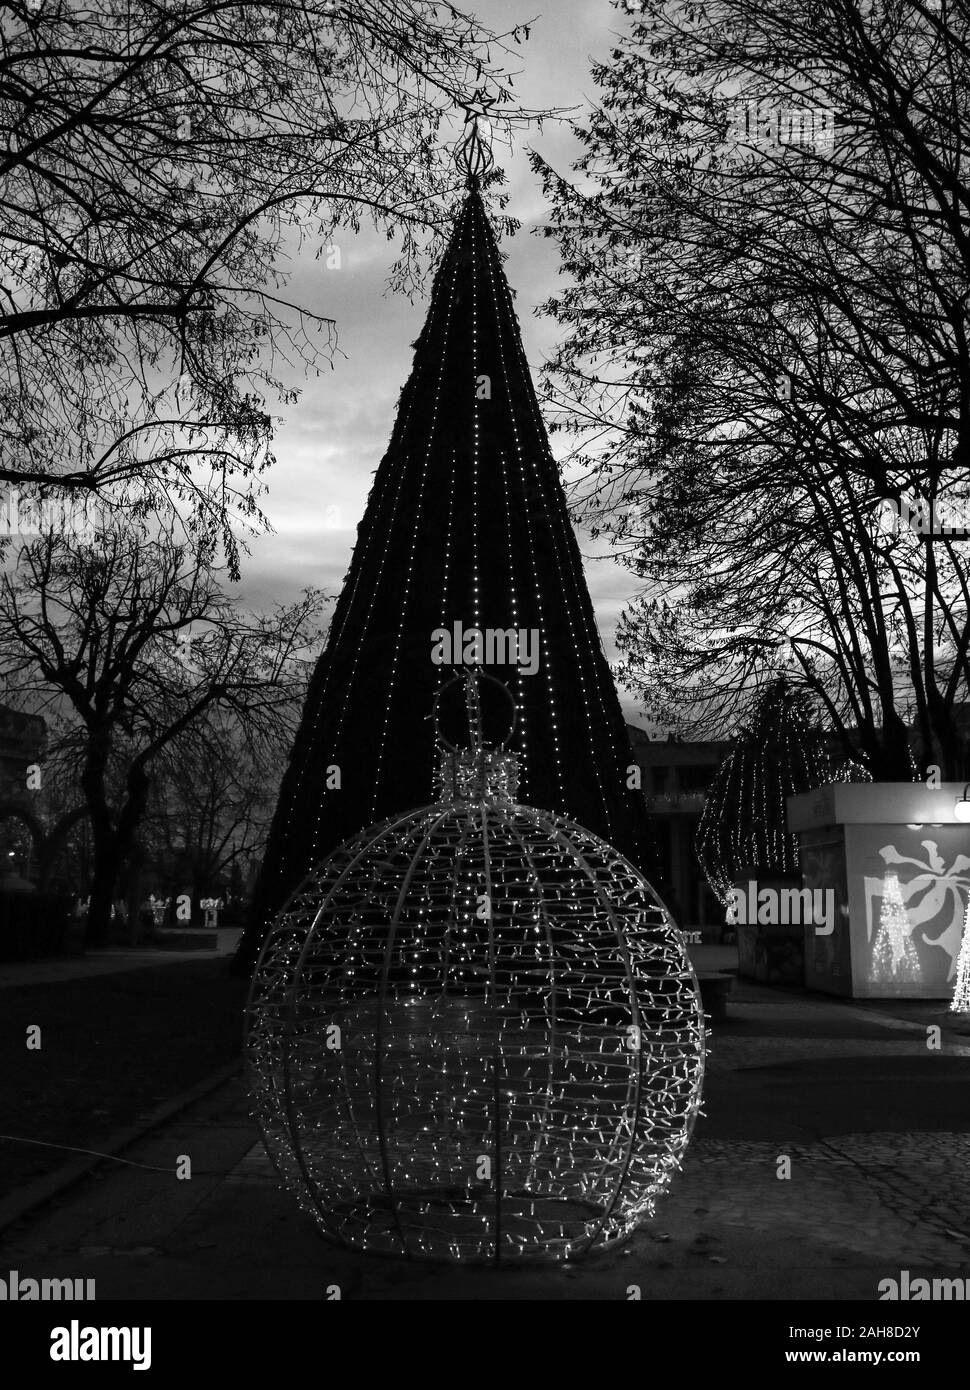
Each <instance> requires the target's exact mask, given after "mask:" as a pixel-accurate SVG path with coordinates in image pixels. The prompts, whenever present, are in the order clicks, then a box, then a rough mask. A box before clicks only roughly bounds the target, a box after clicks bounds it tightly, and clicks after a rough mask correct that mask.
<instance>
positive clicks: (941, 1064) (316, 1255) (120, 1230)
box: [0, 948, 970, 1300]
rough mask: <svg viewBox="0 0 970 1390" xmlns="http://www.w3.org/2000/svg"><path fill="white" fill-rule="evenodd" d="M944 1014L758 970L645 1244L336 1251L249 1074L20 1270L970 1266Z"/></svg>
mask: <svg viewBox="0 0 970 1390" xmlns="http://www.w3.org/2000/svg"><path fill="white" fill-rule="evenodd" d="M711 949H714V950H716V949H717V948H705V951H707V950H711ZM694 954H695V956H696V954H697V952H696V950H695V952H694ZM728 958H729V957H728ZM718 963H719V962H718V961H717V960H715V959H714V958H712V957H710V956H705V959H704V960H703V961H700V962H699V965H700V966H702V968H705V969H709V968H712V967H714V968H716V965H717V964H718ZM927 1018H932V1019H937V1020H939V1021H941V1022H942V1023H943V1024H944V1025H946V1024H948V1023H950V1022H952V1019H948V1018H947V1016H946V1014H945V1013H944V1011H943V1009H942V1006H939V1007H937V1006H929V1007H927V1006H924V1005H909V1004H906V1003H902V1004H897V1003H895V1002H893V1003H892V1004H887V1003H883V1004H880V1005H878V1006H875V1005H873V1006H869V1005H866V1006H857V1005H850V1004H845V1003H842V1002H840V1001H836V1000H829V999H826V998H823V997H821V996H808V995H805V994H802V993H799V992H797V991H779V990H774V989H767V988H762V987H759V986H755V985H748V984H745V985H743V986H742V987H741V988H740V989H739V990H738V991H737V992H736V994H735V996H734V997H733V999H732V1002H731V1004H730V1006H729V1017H728V1019H727V1021H726V1022H725V1023H723V1024H721V1025H719V1026H717V1027H716V1028H715V1030H714V1032H713V1035H712V1037H711V1048H710V1057H709V1065H708V1077H707V1083H706V1090H705V1103H704V1115H703V1116H702V1118H701V1119H700V1120H699V1122H698V1126H697V1130H696V1133H695V1137H694V1140H693V1142H692V1144H691V1147H690V1149H689V1151H688V1155H687V1158H686V1161H685V1164H684V1168H683V1171H682V1172H681V1173H680V1174H679V1175H677V1177H676V1178H675V1180H674V1184H673V1187H672V1189H671V1191H670V1192H669V1193H668V1194H667V1196H666V1197H665V1198H664V1199H663V1200H662V1202H661V1205H660V1207H659V1208H658V1212H657V1215H656V1217H655V1218H654V1219H653V1221H652V1222H650V1223H648V1224H647V1225H646V1226H645V1227H644V1228H643V1229H642V1230H641V1231H640V1232H639V1233H638V1235H637V1236H636V1237H635V1238H634V1240H633V1241H632V1242H631V1243H630V1244H629V1245H628V1246H627V1247H625V1248H624V1249H623V1250H621V1251H618V1252H616V1253H613V1254H607V1255H605V1256H601V1257H600V1258H598V1259H594V1260H589V1261H586V1262H585V1263H583V1264H579V1265H575V1266H566V1267H554V1268H552V1269H532V1270H520V1269H517V1268H516V1269H504V1270H491V1269H482V1270H466V1269H461V1270H455V1269H452V1268H450V1267H449V1268H441V1267H438V1266H423V1265H419V1264H414V1263H410V1264H409V1263H404V1262H399V1261H395V1260H385V1259H380V1258H374V1257H366V1256H360V1255H356V1254H354V1253H352V1252H345V1251H339V1250H334V1249H333V1248H332V1247H330V1246H329V1245H327V1244H326V1243H325V1242H324V1241H323V1240H322V1239H321V1238H320V1237H319V1236H318V1235H317V1233H316V1230H315V1227H314V1226H313V1224H312V1222H311V1221H310V1219H309V1218H308V1217H307V1216H305V1215H304V1214H303V1213H302V1212H301V1211H300V1210H299V1209H298V1207H297V1206H296V1204H295V1202H294V1200H293V1199H292V1197H290V1196H289V1194H287V1193H285V1192H283V1191H281V1190H280V1189H279V1186H278V1183H277V1180H276V1178H275V1175H274V1174H273V1173H272V1171H271V1170H270V1167H269V1164H268V1162H267V1160H266V1158H265V1156H264V1155H263V1151H262V1148H261V1146H260V1145H259V1143H258V1139H257V1136H256V1133H255V1130H254V1128H253V1125H252V1122H251V1121H250V1120H249V1118H248V1115H247V1101H246V1095H245V1091H244V1088H243V1084H242V1080H241V1078H236V1079H235V1080H233V1081H231V1082H229V1083H228V1084H226V1085H225V1086H223V1087H222V1088H221V1089H219V1090H217V1091H215V1092H213V1093H212V1094H210V1095H209V1096H207V1097H205V1098H204V1099H203V1100H201V1101H199V1102H198V1103H196V1104H195V1105H193V1106H191V1107H190V1108H189V1109H187V1110H185V1111H184V1112H183V1113H182V1114H180V1115H179V1116H177V1117H176V1118H175V1119H173V1120H171V1121H170V1122H169V1123H167V1124H165V1125H163V1126H161V1127H159V1128H158V1129H156V1130H154V1131H153V1132H152V1133H151V1134H150V1135H149V1136H147V1137H146V1138H144V1139H143V1140H141V1141H140V1142H139V1143H137V1144H136V1145H134V1146H133V1147H131V1148H129V1149H127V1150H126V1151H125V1153H124V1158H125V1159H126V1160H127V1163H126V1164H121V1163H117V1162H112V1163H106V1164H103V1165H102V1166H101V1167H100V1168H99V1169H98V1170H97V1171H96V1173H95V1174H93V1175H92V1176H90V1177H88V1178H87V1179H85V1180H84V1181H83V1182H82V1183H81V1184H80V1185H78V1186H76V1187H74V1188H73V1189H71V1191H70V1192H68V1193H66V1194H65V1195H64V1196H63V1197H61V1198H60V1199H59V1200H58V1201H57V1202H56V1204H54V1205H51V1206H49V1207H47V1208H45V1209H43V1210H42V1211H35V1212H33V1213H32V1214H31V1215H29V1216H28V1217H27V1218H26V1219H25V1220H24V1221H23V1222H21V1223H20V1224H19V1225H17V1226H15V1227H12V1228H10V1229H9V1230H8V1231H7V1233H6V1236H5V1238H4V1240H3V1241H2V1243H0V1269H2V1268H3V1267H7V1268H11V1269H14V1268H15V1269H17V1270H19V1271H20V1272H21V1274H22V1275H24V1276H26V1275H34V1276H35V1277H43V1276H45V1275H46V1276H51V1277H54V1276H57V1277H68V1276H72V1277H88V1278H94V1279H95V1280H96V1285H97V1294H98V1297H99V1298H111V1297H127V1298H136V1299H174V1298H191V1299H220V1298H222V1299H225V1298H249V1299H255V1298H267V1299H292V1298H297V1299H308V1298H309V1299H315V1298H326V1297H327V1296H328V1290H329V1291H330V1296H332V1295H333V1291H334V1289H335V1288H339V1290H340V1294H341V1296H342V1297H343V1298H357V1299H373V1300H383V1299H429V1298H430V1299H439V1298H443V1299H470V1298H488V1299H502V1298H514V1299H548V1298H552V1299H627V1298H629V1297H631V1296H632V1295H633V1293H635V1292H636V1291H639V1294H640V1296H641V1297H642V1298H644V1299H678V1298H688V1299H722V1298H734V1299H769V1300H770V1299H786V1298H791V1299H797V1300H802V1299H818V1298H834V1299H839V1300H843V1299H867V1300H868V1299H874V1298H876V1297H878V1293H877V1285H878V1283H879V1281H880V1280H881V1279H886V1278H893V1277H895V1278H898V1277H899V1274H900V1271H902V1270H904V1269H906V1270H909V1272H910V1276H911V1278H915V1277H917V1275H923V1276H925V1277H931V1278H933V1277H935V1278H954V1277H963V1278H967V1279H968V1280H970V1176H968V1175H970V1037H967V1036H965V1035H961V1034H960V1033H959V1032H956V1031H945V1032H944V1033H943V1035H942V1038H941V1042H942V1046H941V1047H940V1048H938V1049H935V1048H931V1047H928V1046H927V1037H926V1026H927V1024H926V1020H927ZM181 1155H188V1156H189V1157H190V1159H191V1165H192V1176H191V1179H184V1178H183V1179H179V1178H178V1177H177V1176H176V1171H175V1170H176V1165H177V1164H178V1162H179V1158H180V1156H181ZM786 1160H787V1161H786ZM132 1165H137V1166H132ZM785 1173H788V1174H790V1175H789V1176H787V1177H785V1176H780V1175H783V1174H785ZM967 1287H968V1291H970V1284H968V1286H967Z"/></svg>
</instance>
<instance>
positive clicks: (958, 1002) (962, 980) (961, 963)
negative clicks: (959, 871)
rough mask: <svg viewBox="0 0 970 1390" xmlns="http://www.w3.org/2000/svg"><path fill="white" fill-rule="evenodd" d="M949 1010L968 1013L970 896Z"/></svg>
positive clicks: (969, 1000)
mask: <svg viewBox="0 0 970 1390" xmlns="http://www.w3.org/2000/svg"><path fill="white" fill-rule="evenodd" d="M950 1012H951V1013H955V1014H970V898H968V899H967V910H966V913H965V914H964V918H963V939H962V940H961V942H960V954H959V956H958V957H957V982H956V984H955V985H954V987H953V999H952V1001H951V1003H950Z"/></svg>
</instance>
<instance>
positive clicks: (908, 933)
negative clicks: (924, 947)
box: [872, 873, 920, 982]
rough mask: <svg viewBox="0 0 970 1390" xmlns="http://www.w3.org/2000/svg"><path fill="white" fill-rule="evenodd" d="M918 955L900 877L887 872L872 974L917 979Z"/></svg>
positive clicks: (885, 978)
mask: <svg viewBox="0 0 970 1390" xmlns="http://www.w3.org/2000/svg"><path fill="white" fill-rule="evenodd" d="M919 974H920V963H919V956H918V955H917V954H916V947H915V946H914V945H913V935H912V927H911V926H910V922H909V918H908V917H907V915H906V906H905V904H904V902H903V893H902V889H901V888H900V886H899V878H898V877H897V875H896V874H894V873H887V874H886V877H885V880H884V884H883V895H882V906H881V907H880V909H879V926H878V928H877V930H876V937H875V941H874V942H873V946H872V975H873V979H874V980H878V981H883V982H889V981H891V980H892V981H910V980H918V979H919Z"/></svg>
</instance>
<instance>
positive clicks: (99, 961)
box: [0, 927, 242, 989]
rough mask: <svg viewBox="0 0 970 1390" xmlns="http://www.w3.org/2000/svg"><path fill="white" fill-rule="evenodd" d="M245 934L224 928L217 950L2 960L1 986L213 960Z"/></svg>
mask: <svg viewBox="0 0 970 1390" xmlns="http://www.w3.org/2000/svg"><path fill="white" fill-rule="evenodd" d="M241 935H242V932H241V930H240V929H239V928H238V927H220V928H219V930H218V931H217V932H216V938H217V941H218V945H217V947H216V949H215V950H213V951H201V950H200V951H159V950H151V949H146V948H145V947H144V946H99V947H95V948H94V949H93V950H88V951H85V952H84V954H83V955H80V956H58V957H57V958H56V959H54V960H17V961H3V962H2V963H0V989H16V988H18V987H19V986H22V985H53V984H59V983H60V982H61V981H62V980H89V979H91V978H92V977H94V976H96V975H114V974H118V973H120V972H121V971H126V970H146V969H149V968H150V967H151V966H154V965H158V964H159V963H160V962H161V963H164V964H166V965H170V964H172V963H173V962H174V961H180V960H213V959H215V957H217V956H225V955H226V954H227V953H228V952H230V951H234V950H235V949H236V946H237V944H238V942H239V938H240V936H241Z"/></svg>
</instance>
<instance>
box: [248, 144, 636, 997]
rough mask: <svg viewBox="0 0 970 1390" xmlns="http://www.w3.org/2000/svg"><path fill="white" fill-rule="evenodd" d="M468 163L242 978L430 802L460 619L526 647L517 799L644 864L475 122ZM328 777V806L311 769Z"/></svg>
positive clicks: (272, 843)
mask: <svg viewBox="0 0 970 1390" xmlns="http://www.w3.org/2000/svg"><path fill="white" fill-rule="evenodd" d="M461 157H462V161H463V163H462V167H463V168H464V170H465V173H466V181H467V190H466V195H465V198H464V201H463V202H462V204H461V207H460V209H459V211H458V214H457V217H456V220H455V225H454V230H453V233H452V236H451V239H450V242H449V245H448V248H447V251H446V253H445V255H444V257H443V260H442V262H441V265H440V267H439V269H438V272H437V274H436V276H435V281H434V286H433V290H432V294H431V302H430V307H429V310H428V315H427V319H426V321H425V324H424V327H423V329H422V331H421V334H420V336H419V338H418V341H417V343H416V345H415V353H414V363H413V367H412V371H411V375H410V378H409V379H408V381H407V383H406V385H405V387H404V390H403V392H402V394H401V399H400V403H399V407H398V413H397V418H396V420H395V423H394V427H393V431H392V433H391V439H390V443H389V445H388V449H387V453H386V454H385V456H384V459H383V460H382V462H381V464H380V467H379V468H378V469H377V472H376V476H375V478H374V484H373V487H372V489H371V493H370V496H369V497H368V501H367V507H366V510H365V513H364V516H363V519H362V521H361V524H360V526H359V528H358V533H357V542H356V546H355V549H354V553H353V558H352V561H351V565H350V570H349V572H348V575H347V579H346V582H345V584H344V588H343V591H342V593H341V595H340V598H339V600H338V602H337V605H336V608H335V610H334V616H333V621H332V623H331V627H330V632H329V634H328V639H327V645H326V649H325V651H324V653H323V655H322V656H321V658H320V661H319V663H318V666H317V669H316V671H315V673H314V676H313V679H312V681H311V685H310V689H309V692H308V697H307V701H306V706H305V709H304V714H303V718H302V720H301V723H300V727H299V729H298V731H297V735H296V740H295V743H294V747H293V752H292V755H291V758H290V762H289V765H288V767H287V770H286V772H285V775H284V778H283V783H282V787H281V792H280V798H279V804H278V807H277V811H276V815H275V817H274V821H273V827H272V830H271V833H270V838H269V844H268V846H267V852H266V856H265V859H264V863H263V868H262V871H261V874H260V878H259V881H258V883H257V885H256V889H255V893H254V903H253V910H252V913H251V917H250V921H249V924H248V926H247V930H246V933H245V935H244V939H243V943H242V946H241V948H240V954H239V959H238V964H239V966H240V967H242V968H245V969H246V970H247V971H248V970H250V969H251V968H252V964H253V962H254V961H255V957H256V954H257V952H258V947H259V944H260V943H261V941H262V939H263V936H264V935H265V931H266V928H267V925H268V923H269V921H270V920H271V919H272V917H273V916H274V914H275V913H276V912H277V911H278V910H279V908H280V907H281V906H282V904H283V902H284V901H285V900H286V898H287V897H288V895H289V893H290V892H292V891H293V890H294V889H295V887H296V886H297V884H298V883H299V882H300V881H301V879H302V878H303V877H304V876H305V875H306V874H307V873H308V872H309V871H310V870H311V869H312V868H313V867H314V866H315V865H316V864H318V863H319V862H320V861H321V860H322V859H323V858H324V857H325V856H326V855H327V854H329V853H330V852H331V851H332V850H333V849H334V848H335V847H336V846H337V845H338V844H340V843H342V842H343V841H345V840H346V839H347V838H348V837H349V836H351V835H353V834H355V833H356V832H357V831H358V830H360V828H361V827H362V826H364V825H367V824H369V823H372V822H374V821H378V820H380V819H382V818H386V817H388V816H391V815H392V814H394V813H395V812H397V811H400V810H403V809H404V808H406V807H408V806H410V805H414V804H422V803H426V802H429V801H430V799H431V796H432V794H433V787H432V782H433V763H434V756H433V754H434V742H433V738H432V736H431V731H430V726H429V724H428V721H427V710H428V708H429V707H430V702H431V700H432V699H433V697H434V694H435V692H436V690H438V689H439V688H440V686H441V684H442V682H443V681H444V680H446V679H447V677H448V675H449V674H450V673H449V670H448V669H447V668H445V667H441V666H436V665H433V664H432V662H431V660H430V653H431V646H432V633H433V632H435V631H436V630H437V629H440V628H445V629H447V630H450V629H451V627H452V625H453V624H454V623H460V624H462V625H463V626H464V627H466V628H470V627H475V628H478V629H489V630H495V631H506V630H508V629H512V630H514V631H521V630H528V631H535V632H537V633H538V646H539V651H540V653H541V660H540V662H539V669H538V671H537V672H536V673H535V674H526V673H523V672H522V671H521V670H520V669H518V668H516V667H515V666H514V665H510V666H504V667H503V666H496V667H495V668H490V669H494V671H495V674H496V675H498V676H500V677H501V679H502V680H503V681H505V682H507V683H508V684H509V685H510V687H511V688H512V690H513V691H514V694H515V703H516V708H517V712H518V715H519V721H518V725H517V729H516V735H515V739H516V743H515V747H514V748H513V749H512V750H511V751H512V752H514V753H515V755H516V757H517V758H518V759H519V768H520V778H521V782H522V787H523V794H524V796H525V798H526V799H527V800H529V801H532V802H533V803H534V804H537V805H541V806H545V807H548V808H549V809H550V810H551V811H555V812H557V813H559V814H563V815H567V816H570V817H573V818H575V819H577V820H579V821H580V822H581V823H582V824H584V825H586V826H588V827H589V828H590V830H592V831H593V832H595V833H596V834H598V835H600V836H602V837H603V838H604V839H606V840H608V841H609V843H611V844H613V845H615V847H616V848H617V849H618V850H619V851H620V852H621V853H623V854H624V855H626V857H627V858H629V859H631V860H632V862H634V863H637V864H639V865H640V866H641V867H642V865H643V862H644V860H645V858H646V847H647V842H648V838H649V830H648V821H647V816H646V808H645V805H644V801H643V797H642V796H641V795H639V794H638V793H637V792H636V791H635V790H633V789H630V788H628V786H627V784H626V775H625V770H626V767H627V765H628V763H629V761H630V749H629V739H628V736H627V731H626V726H625V721H624V718H623V712H622V709H621V707H620V703H619V700H618V698H617V694H616V689H615V685H614V682H613V677H612V674H611V672H610V668H609V664H608V662H607V660H606V657H605V655H604V652H603V649H602V643H601V639H600V635H599V631H598V628H597V625H596V618H595V614H594V611H593V607H592V603H591V601H590V597H589V592H588V589H587V586H586V581H585V577H584V573H583V563H582V556H581V554H580V551H579V546H578V544H577V542H576V537H575V535H574V533H573V530H572V525H571V522H570V518H569V511H568V506H567V503H566V498H565V493H564V491H563V487H562V482H561V479H560V474H559V467H558V465H557V462H556V460H555V458H554V456H553V454H552V450H551V449H550V447H549V441H548V438H547V436H546V432H545V427H544V425H543V421H542V416H541V413H540V410H539V404H538V400H537V398H536V394H535V389H534V387H533V383H532V378H531V374H530V371H529V366H528V362H527V360H526V357H525V352H524V349H523V347H522V341H521V335H520V333H519V327H518V322H517V319H516V315H515V309H514V306H513V301H512V292H511V290H510V288H509V285H508V282H507V279H506V276H505V272H504V269H503V265H502V253H501V251H500V249H499V246H498V243H497V241H496V236H495V232H494V230H493V228H492V225H491V222H490V219H489V214H488V212H487V210H486V206H485V202H484V199H483V195H482V190H483V188H484V187H485V186H486V185H490V184H491V182H492V181H493V180H495V181H497V180H498V176H497V175H495V174H491V173H489V172H488V169H489V165H490V159H491V156H490V153H489V151H488V148H487V140H485V139H484V138H483V135H482V128H481V122H480V121H479V122H476V120H475V119H474V117H472V119H471V120H470V121H469V128H468V129H467V130H466V137H465V140H464V142H463V145H462V156H461ZM482 381H485V382H487V383H488V390H480V389H479V387H480V384H481V382H482ZM333 764H336V765H338V766H340V767H341V768H343V769H344V770H345V774H344V776H343V778H342V783H341V787H340V789H339V791H334V790H332V789H330V788H328V787H327V786H326V784H325V781H324V778H323V775H322V771H321V770H322V769H324V768H326V767H327V766H330V765H333Z"/></svg>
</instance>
